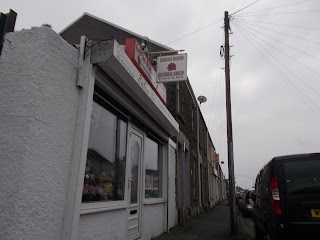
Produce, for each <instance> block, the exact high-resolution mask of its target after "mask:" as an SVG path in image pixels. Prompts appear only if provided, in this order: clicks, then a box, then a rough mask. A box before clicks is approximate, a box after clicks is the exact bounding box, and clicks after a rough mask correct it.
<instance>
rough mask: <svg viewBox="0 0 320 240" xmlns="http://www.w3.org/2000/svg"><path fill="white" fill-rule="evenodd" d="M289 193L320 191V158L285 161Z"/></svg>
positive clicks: (284, 167)
mask: <svg viewBox="0 0 320 240" xmlns="http://www.w3.org/2000/svg"><path fill="white" fill-rule="evenodd" d="M283 169H284V180H285V185H286V192H287V194H319V193H320V158H319V157H317V158H315V157H313V158H300V159H289V160H285V161H284V162H283Z"/></svg>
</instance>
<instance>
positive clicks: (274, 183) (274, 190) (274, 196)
mask: <svg viewBox="0 0 320 240" xmlns="http://www.w3.org/2000/svg"><path fill="white" fill-rule="evenodd" d="M278 186H279V185H278V178H277V177H276V176H273V177H272V178H271V182H270V193H271V202H272V208H273V211H274V213H275V214H276V215H281V214H282V211H281V204H280V194H279V187H278Z"/></svg>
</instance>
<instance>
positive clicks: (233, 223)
mask: <svg viewBox="0 0 320 240" xmlns="http://www.w3.org/2000/svg"><path fill="white" fill-rule="evenodd" d="M229 29H230V22H229V14H228V12H227V11H226V12H224V38H225V45H224V49H225V50H224V52H225V55H224V61H225V76H226V112H227V137H228V168H229V198H230V199H229V203H230V222H231V234H232V236H238V226H237V212H236V195H235V180H234V161H233V137H232V117H231V94H230V66H229V60H230V54H229V50H230V46H229Z"/></svg>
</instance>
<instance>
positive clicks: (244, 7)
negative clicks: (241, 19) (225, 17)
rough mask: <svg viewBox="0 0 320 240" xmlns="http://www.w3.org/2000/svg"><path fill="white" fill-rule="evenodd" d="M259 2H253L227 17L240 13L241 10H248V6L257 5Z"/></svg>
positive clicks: (258, 0)
mask: <svg viewBox="0 0 320 240" xmlns="http://www.w3.org/2000/svg"><path fill="white" fill-rule="evenodd" d="M260 1H261V0H257V1H255V2H253V3H251V4H249V5H248V6H245V7H243V8H241V9H239V10H237V11H235V12H234V13H232V14H230V15H229V16H232V15H234V14H236V13H238V12H240V11H242V10H244V9H246V8H248V7H250V6H252V5H253V4H255V3H257V2H260Z"/></svg>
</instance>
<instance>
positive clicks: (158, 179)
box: [145, 137, 162, 198]
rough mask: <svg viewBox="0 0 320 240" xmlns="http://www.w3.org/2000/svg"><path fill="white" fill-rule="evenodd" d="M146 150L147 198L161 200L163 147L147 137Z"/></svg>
mask: <svg viewBox="0 0 320 240" xmlns="http://www.w3.org/2000/svg"><path fill="white" fill-rule="evenodd" d="M145 149H146V150H145V174H146V175H145V198H160V197H161V195H162V192H161V183H162V160H161V159H162V158H161V152H160V150H161V146H160V145H159V143H157V142H155V141H153V140H152V139H150V138H148V137H147V138H146V144H145Z"/></svg>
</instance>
